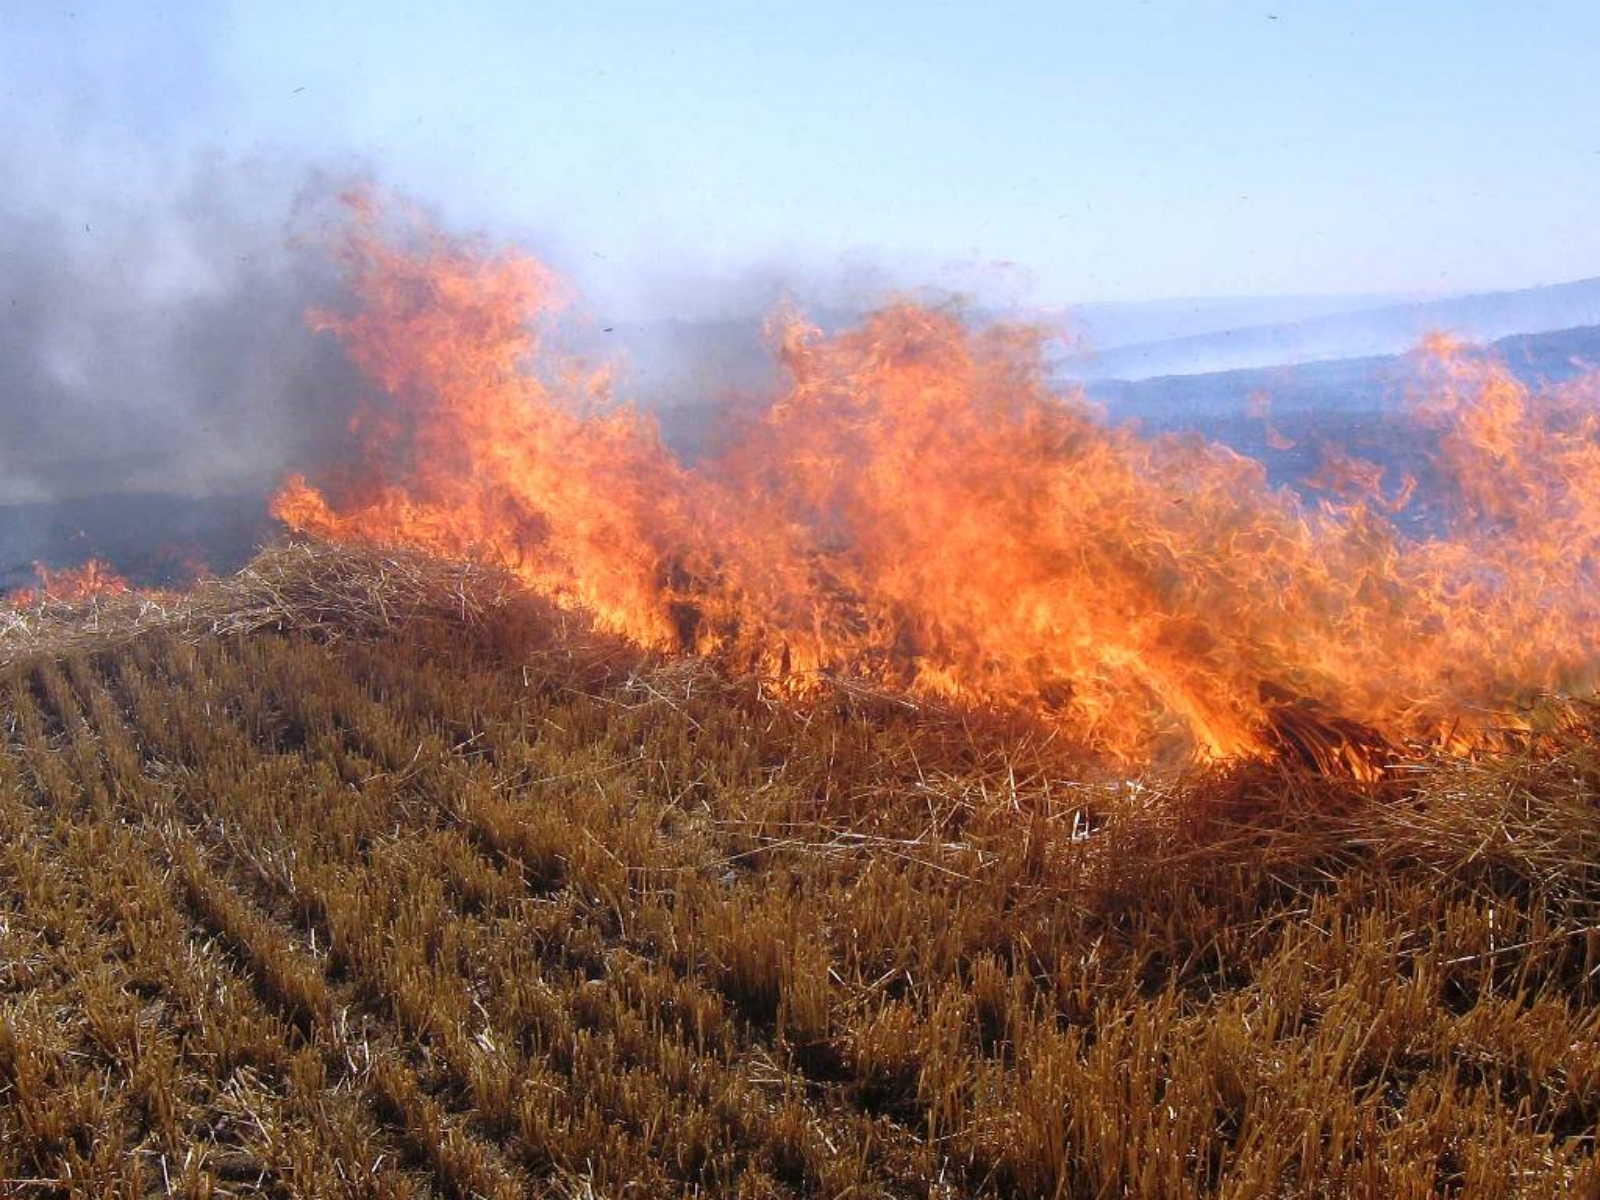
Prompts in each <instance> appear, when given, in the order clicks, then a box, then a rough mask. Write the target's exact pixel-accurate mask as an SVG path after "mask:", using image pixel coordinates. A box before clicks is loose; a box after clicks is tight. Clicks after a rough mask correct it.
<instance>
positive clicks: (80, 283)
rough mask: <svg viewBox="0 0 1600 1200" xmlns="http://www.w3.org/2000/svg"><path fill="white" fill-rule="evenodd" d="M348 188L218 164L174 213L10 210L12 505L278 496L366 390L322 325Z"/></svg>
mask: <svg viewBox="0 0 1600 1200" xmlns="http://www.w3.org/2000/svg"><path fill="white" fill-rule="evenodd" d="M334 190H336V189H335V187H334V185H333V181H332V180H330V179H328V178H326V177H320V176H318V175H317V174H315V173H312V172H306V171H304V170H291V169H287V168H284V167H278V166H268V165H265V164H253V165H249V166H246V167H243V168H240V167H236V166H234V165H231V164H228V163H226V162H224V161H222V160H221V159H219V158H207V159H202V160H199V161H196V162H194V163H193V164H192V165H191V166H190V167H189V169H188V171H187V177H186V178H185V179H184V180H182V182H181V184H180V186H178V187H176V188H175V189H173V190H172V191H171V192H170V194H169V195H167V196H164V197H159V198H151V197H144V196H129V195H123V196H115V195H109V194H108V195H104V196H101V197H98V198H97V201H96V202H95V203H83V200H84V197H83V195H82V193H81V192H80V193H78V195H77V196H76V197H75V198H76V200H77V201H78V202H77V203H74V204H71V205H70V206H67V207H68V208H69V209H70V211H71V213H72V216H71V218H70V223H69V219H68V218H67V217H66V215H65V213H63V212H52V211H48V210H40V209H37V208H35V209H33V210H32V211H29V210H27V209H26V208H24V207H22V206H19V205H15V204H13V205H7V204H5V201H4V200H3V199H0V398H3V404H0V502H3V503H18V502H26V501H55V500H62V499H70V498H76V497H83V496H90V495H99V494H106V493H126V492H141V493H152V492H160V493H172V494H179V495H186V496H208V495H218V494H225V493H239V492H246V491H252V490H262V489H265V488H267V487H269V486H270V485H271V483H272V481H273V480H274V479H275V478H276V477H277V476H278V475H280V474H281V473H282V472H283V471H284V470H285V469H287V468H288V467H289V466H290V465H291V464H297V463H302V462H305V461H307V460H308V459H312V460H314V459H315V458H316V457H317V456H318V454H319V448H321V447H326V446H328V445H329V444H330V442H331V441H332V440H335V439H336V437H337V433H338V431H339V430H340V429H341V428H342V427H343V424H344V421H345V419H346V417H347V414H348V412H349V411H350V407H351V405H352V403H353V402H354V400H355V399H356V398H357V397H359V395H360V393H361V384H360V381H359V379H358V377H357V375H356V373H355V372H354V371H353V370H352V369H351V368H350V367H349V365H348V364H347V363H346V362H345V361H344V358H343V356H342V354H341V353H340V352H339V350H338V348H337V347H336V346H333V345H331V344H330V343H329V341H328V340H327V339H323V338H318V337H317V336H315V335H314V334H313V333H312V332H311V331H310V329H309V328H308V327H307V324H306V312H307V309H308V308H311V307H315V306H326V305H328V304H336V303H337V302H338V290H339V282H338V279H337V277H336V274H335V273H334V271H333V269H332V268H331V267H330V266H329V265H328V264H327V262H326V259H325V256H324V255H322V254H321V252H320V250H319V249H318V248H317V246H316V244H315V243H316V242H317V241H318V240H319V239H318V238H317V237H316V235H315V228H316V225H317V222H318V221H319V220H320V219H321V217H320V215H318V214H321V213H322V212H323V211H324V210H326V209H327V208H329V207H330V206H328V205H327V204H326V203H325V199H326V197H327V196H328V195H330V194H331V193H332V192H333V191H334ZM19 209H20V211H19ZM80 215H81V216H82V217H83V218H84V219H83V220H81V221H80V220H79V219H78V218H79V216H80Z"/></svg>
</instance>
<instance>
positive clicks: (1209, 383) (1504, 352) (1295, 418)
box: [1085, 325, 1600, 529]
mask: <svg viewBox="0 0 1600 1200" xmlns="http://www.w3.org/2000/svg"><path fill="white" fill-rule="evenodd" d="M1490 348H1491V349H1492V350H1493V351H1494V352H1495V353H1496V354H1497V355H1498V356H1499V357H1500V358H1501V359H1502V360H1503V361H1504V362H1505V363H1506V364H1507V365H1508V366H1509V367H1510V368H1511V369H1512V371H1513V372H1515V373H1516V375H1517V376H1518V377H1519V378H1521V379H1523V380H1524V381H1526V382H1528V383H1530V384H1537V383H1539V382H1549V383H1561V382H1564V381H1566V380H1569V379H1572V378H1574V377H1575V376H1577V375H1579V374H1582V373H1585V372H1587V371H1589V370H1594V369H1597V368H1600V325H1587V326H1583V327H1581V328H1577V329H1563V330H1557V331H1555V332H1551V333H1536V334H1519V335H1517V336H1515V337H1508V338H1502V339H1500V340H1499V341H1496V342H1494V343H1492V345H1491V347H1490ZM1416 370H1417V368H1416V363H1415V361H1414V360H1413V359H1412V358H1411V357H1410V356H1409V355H1404V354H1399V355H1375V356H1370V357H1366V358H1349V359H1339V360H1336V361H1333V362H1317V363H1302V364H1300V365H1298V366H1275V367H1265V368H1261V369H1257V370H1241V371H1218V372H1214V373H1211V374H1205V375H1169V376H1163V377H1161V378H1158V379H1141V380H1098V381H1095V382H1093V383H1090V384H1088V385H1087V386H1086V388H1085V391H1086V393H1087V395H1088V397H1089V399H1090V400H1092V401H1094V402H1095V403H1097V404H1100V405H1102V406H1103V407H1104V408H1105V410H1106V412H1107V414H1108V416H1109V417H1110V418H1111V419H1112V420H1114V421H1130V420H1131V421H1137V422H1138V423H1139V424H1140V425H1141V426H1142V427H1143V428H1144V429H1146V430H1148V431H1149V432H1152V433H1158V432H1168V433H1175V432H1193V433H1197V434H1200V435H1201V436H1203V437H1206V438H1208V439H1210V440H1213V441H1217V442H1221V443H1223V444H1224V445H1226V446H1229V447H1231V448H1232V449H1234V450H1236V451H1238V452H1239V453H1240V454H1243V455H1246V456H1248V457H1250V458H1253V459H1255V460H1257V461H1258V462H1260V463H1262V464H1263V465H1264V466H1265V468H1266V470H1267V476H1268V479H1269V480H1270V481H1271V482H1272V483H1273V484H1276V485H1286V486H1289V487H1295V488H1302V487H1304V486H1305V484H1306V482H1307V480H1308V479H1310V478H1311V477H1312V476H1313V475H1314V474H1315V473H1316V472H1317V470H1318V468H1319V467H1320V466H1321V464H1322V461H1323V450H1324V447H1325V446H1328V445H1336V446H1338V447H1340V448H1341V449H1342V450H1344V451H1347V452H1349V453H1351V454H1354V455H1356V456H1358V457H1361V458H1365V459H1368V460H1370V461H1372V462H1377V463H1381V464H1383V465H1384V467H1385V468H1386V469H1387V471H1388V474H1387V477H1386V478H1387V482H1386V485H1385V486H1386V487H1390V488H1395V487H1398V486H1399V483H1400V480H1401V479H1402V477H1403V476H1405V475H1411V476H1413V477H1415V478H1416V479H1417V480H1418V481H1419V482H1420V483H1421V484H1422V488H1421V490H1420V492H1419V494H1418V503H1416V504H1414V505H1412V506H1411V508H1410V509H1408V510H1407V512H1406V513H1405V514H1402V515H1401V516H1400V517H1399V518H1398V519H1399V520H1400V522H1401V524H1402V526H1405V525H1415V526H1416V527H1418V528H1419V529H1422V528H1426V527H1427V526H1428V523H1429V522H1430V521H1431V520H1432V519H1433V517H1434V516H1435V515H1436V514H1435V513H1434V512H1433V510H1432V509H1431V508H1430V505H1429V499H1430V496H1431V494H1432V488H1431V481H1432V478H1433V476H1432V466H1431V462H1430V451H1431V450H1432V448H1433V442H1432V439H1431V437H1430V436H1429V435H1427V434H1425V433H1423V432H1420V431H1418V430H1417V429H1416V428H1415V427H1414V425H1413V424H1412V423H1411V422H1409V421H1407V420H1406V419H1405V417H1404V415H1403V413H1402V411H1401V409H1402V403H1403V401H1404V398H1405V393H1406V389H1407V387H1408V386H1410V385H1412V384H1413V383H1414V382H1415V380H1416ZM1256 396H1262V397H1264V398H1265V399H1266V401H1267V403H1268V405H1269V412H1270V419H1263V417H1262V416H1261V415H1258V413H1257V412H1252V397H1256Z"/></svg>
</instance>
